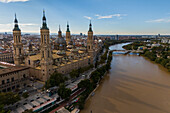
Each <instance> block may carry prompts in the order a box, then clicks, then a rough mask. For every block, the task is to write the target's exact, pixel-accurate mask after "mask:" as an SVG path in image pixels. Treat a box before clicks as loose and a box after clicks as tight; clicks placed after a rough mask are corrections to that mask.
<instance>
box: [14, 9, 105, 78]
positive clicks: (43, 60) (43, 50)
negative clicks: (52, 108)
mask: <svg viewBox="0 0 170 113" xmlns="http://www.w3.org/2000/svg"><path fill="white" fill-rule="evenodd" d="M14 23H15V25H14V29H13V40H14V43H13V48H14V51H13V52H14V63H15V65H16V66H25V67H29V76H30V77H35V78H37V79H39V80H41V81H46V80H48V79H49V77H50V75H51V74H52V73H54V72H55V71H57V72H59V73H62V74H69V73H70V72H71V71H72V70H73V69H79V68H83V67H87V66H89V65H91V64H94V63H95V60H96V56H97V54H98V53H99V51H100V49H101V48H102V47H101V45H102V44H100V42H99V41H98V40H95V41H94V37H93V30H92V24H91V22H90V25H89V31H88V37H87V44H86V45H87V46H86V47H83V46H82V47H77V46H76V44H75V43H74V41H73V40H72V37H71V32H70V29H69V24H67V30H66V38H64V37H63V36H62V31H61V29H60V27H59V31H58V37H57V38H56V39H55V41H54V42H51V41H50V30H49V28H48V26H47V22H46V16H45V11H43V18H42V27H41V29H40V36H41V42H40V51H39V53H36V54H25V53H24V50H23V44H22V38H21V30H20V28H19V25H18V20H17V18H16V16H15V20H14ZM52 45H53V47H52Z"/></svg>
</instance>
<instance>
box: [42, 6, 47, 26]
mask: <svg viewBox="0 0 170 113" xmlns="http://www.w3.org/2000/svg"><path fill="white" fill-rule="evenodd" d="M42 21H43V24H42V28H41V29H48V28H47V23H46V17H45V10H44V9H43V18H42Z"/></svg>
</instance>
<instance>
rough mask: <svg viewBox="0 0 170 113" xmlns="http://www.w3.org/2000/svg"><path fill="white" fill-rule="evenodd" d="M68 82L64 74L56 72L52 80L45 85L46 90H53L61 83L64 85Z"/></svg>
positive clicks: (51, 77)
mask: <svg viewBox="0 0 170 113" xmlns="http://www.w3.org/2000/svg"><path fill="white" fill-rule="evenodd" d="M66 80H68V78H67V77H65V76H64V75H63V74H61V73H58V72H54V73H53V74H52V75H51V76H50V78H49V79H48V80H47V82H46V84H45V88H47V89H48V88H51V87H54V86H59V85H60V84H61V83H64V82H65V81H66Z"/></svg>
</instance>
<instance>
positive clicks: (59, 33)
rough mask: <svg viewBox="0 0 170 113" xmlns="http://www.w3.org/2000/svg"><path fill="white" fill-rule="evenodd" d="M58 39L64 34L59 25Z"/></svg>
mask: <svg viewBox="0 0 170 113" xmlns="http://www.w3.org/2000/svg"><path fill="white" fill-rule="evenodd" d="M58 37H59V38H61V37H62V32H61V28H60V25H59V31H58Z"/></svg>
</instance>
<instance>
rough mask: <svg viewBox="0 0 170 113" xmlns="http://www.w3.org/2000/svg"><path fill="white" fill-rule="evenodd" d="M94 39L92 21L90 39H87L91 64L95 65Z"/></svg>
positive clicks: (89, 32)
mask: <svg viewBox="0 0 170 113" xmlns="http://www.w3.org/2000/svg"><path fill="white" fill-rule="evenodd" d="M93 44H94V39H93V30H92V24H91V21H90V25H89V31H88V37H87V51H88V53H89V55H90V56H91V59H90V60H91V61H90V62H91V64H93V61H94V60H93V59H94V49H93Z"/></svg>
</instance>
